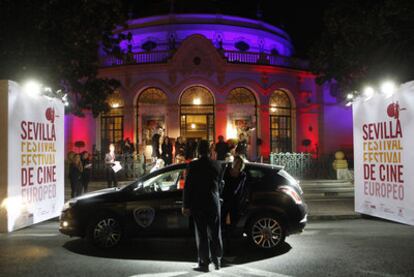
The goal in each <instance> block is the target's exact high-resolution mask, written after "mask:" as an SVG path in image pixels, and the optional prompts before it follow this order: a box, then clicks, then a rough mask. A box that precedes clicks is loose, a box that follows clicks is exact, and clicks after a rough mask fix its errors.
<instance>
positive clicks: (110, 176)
mask: <svg viewBox="0 0 414 277" xmlns="http://www.w3.org/2000/svg"><path fill="white" fill-rule="evenodd" d="M105 165H106V181H107V182H108V188H112V187H117V186H118V181H117V179H116V172H115V171H114V170H113V168H112V167H113V166H114V165H115V145H114V144H113V143H111V144H110V145H109V153H106V155H105Z"/></svg>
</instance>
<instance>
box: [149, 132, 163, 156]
mask: <svg viewBox="0 0 414 277" xmlns="http://www.w3.org/2000/svg"><path fill="white" fill-rule="evenodd" d="M161 133H162V128H161V127H158V128H157V129H156V130H155V132H154V134H153V135H152V138H151V147H152V155H151V156H152V160H153V162H155V161H156V160H157V159H159V158H161V153H160V139H161Z"/></svg>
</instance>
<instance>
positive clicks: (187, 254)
mask: <svg viewBox="0 0 414 277" xmlns="http://www.w3.org/2000/svg"><path fill="white" fill-rule="evenodd" d="M57 227H58V223H57V221H49V222H45V223H41V224H38V225H35V226H32V227H30V228H26V229H23V230H20V231H17V232H14V233H11V234H0V276H12V277H16V276H42V277H44V276H89V277H92V276H144V277H149V276H159V277H170V276H414V227H412V226H406V225H402V224H398V223H392V222H387V221H381V220H373V219H354V220H337V221H320V222H311V223H309V224H308V226H307V228H306V229H305V232H304V233H302V234H300V235H293V236H290V237H288V238H287V240H286V243H285V245H284V246H283V249H282V250H281V251H279V252H278V253H268V254H263V253H260V252H257V251H253V250H252V249H250V248H248V247H247V246H246V244H245V243H244V241H242V240H241V241H233V242H232V245H231V248H230V251H229V252H228V253H226V255H225V260H226V261H227V266H226V267H223V268H222V269H221V270H219V271H212V272H211V273H199V272H196V271H193V269H192V268H193V267H194V266H195V265H196V263H195V243H194V241H193V240H192V239H191V238H174V239H167V238H162V239H138V240H134V241H130V242H126V243H124V244H123V245H122V246H121V247H119V248H118V249H116V250H112V251H100V250H97V249H95V248H93V247H92V246H90V245H89V244H87V242H85V241H84V240H81V239H77V238H69V237H66V236H63V235H61V234H59V232H58V231H57ZM211 268H212V267H211Z"/></svg>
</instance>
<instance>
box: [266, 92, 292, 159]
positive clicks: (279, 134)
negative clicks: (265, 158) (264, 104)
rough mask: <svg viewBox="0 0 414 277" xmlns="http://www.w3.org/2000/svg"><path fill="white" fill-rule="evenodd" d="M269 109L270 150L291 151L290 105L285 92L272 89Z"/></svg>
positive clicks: (276, 151)
mask: <svg viewBox="0 0 414 277" xmlns="http://www.w3.org/2000/svg"><path fill="white" fill-rule="evenodd" d="M269 109H270V111H269V114H270V150H271V152H274V153H279V152H292V105H291V103H290V99H289V96H288V94H287V92H286V91H284V90H276V91H274V92H273V93H272V95H271V96H270V101H269Z"/></svg>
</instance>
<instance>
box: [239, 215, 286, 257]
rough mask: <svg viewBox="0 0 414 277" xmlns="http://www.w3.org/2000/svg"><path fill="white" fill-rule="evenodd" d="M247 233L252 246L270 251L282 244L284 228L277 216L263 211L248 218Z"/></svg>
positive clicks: (284, 234)
mask: <svg viewBox="0 0 414 277" xmlns="http://www.w3.org/2000/svg"><path fill="white" fill-rule="evenodd" d="M247 235H248V238H249V241H250V244H251V245H252V246H253V247H254V248H257V249H260V250H265V251H272V250H276V249H278V248H279V247H281V245H283V243H284V241H285V236H286V230H285V225H284V223H283V221H282V220H281V218H280V217H279V216H276V215H273V214H271V213H264V214H260V215H255V216H253V217H252V218H251V220H249V224H248V226H247Z"/></svg>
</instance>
